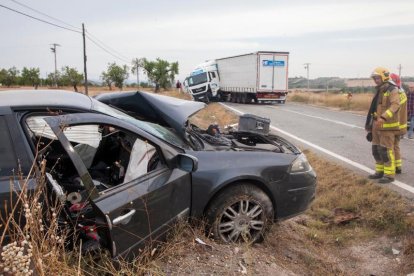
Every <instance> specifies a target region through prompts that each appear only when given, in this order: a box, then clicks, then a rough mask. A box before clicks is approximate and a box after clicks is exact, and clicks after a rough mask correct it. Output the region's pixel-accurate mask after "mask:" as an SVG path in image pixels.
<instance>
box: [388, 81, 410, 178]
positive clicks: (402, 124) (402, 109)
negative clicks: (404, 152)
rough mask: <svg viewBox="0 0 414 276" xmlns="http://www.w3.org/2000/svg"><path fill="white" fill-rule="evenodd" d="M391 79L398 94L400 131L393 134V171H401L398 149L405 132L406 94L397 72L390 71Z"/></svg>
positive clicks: (397, 172)
mask: <svg viewBox="0 0 414 276" xmlns="http://www.w3.org/2000/svg"><path fill="white" fill-rule="evenodd" d="M390 77H391V79H392V81H393V82H394V83H395V84H396V86H397V87H398V95H399V96H400V132H399V133H398V134H397V135H395V141H394V151H395V173H396V174H400V173H402V158H401V151H400V141H401V137H403V136H404V135H405V134H406V133H407V95H406V94H405V91H404V89H403V88H402V85H401V78H400V76H398V75H397V74H394V73H391V75H390Z"/></svg>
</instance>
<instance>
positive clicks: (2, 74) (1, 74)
mask: <svg viewBox="0 0 414 276" xmlns="http://www.w3.org/2000/svg"><path fill="white" fill-rule="evenodd" d="M6 77H7V70H6V69H1V70H0V86H1V85H3V84H4V83H5V82H4V81H5V80H6Z"/></svg>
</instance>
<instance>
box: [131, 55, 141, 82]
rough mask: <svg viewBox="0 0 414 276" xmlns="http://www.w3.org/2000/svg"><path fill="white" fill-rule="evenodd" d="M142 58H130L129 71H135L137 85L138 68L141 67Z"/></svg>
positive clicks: (133, 72)
mask: <svg viewBox="0 0 414 276" xmlns="http://www.w3.org/2000/svg"><path fill="white" fill-rule="evenodd" d="M143 65H144V59H143V58H136V59H133V60H132V67H131V72H132V74H135V73H137V84H138V87H139V68H141V67H143Z"/></svg>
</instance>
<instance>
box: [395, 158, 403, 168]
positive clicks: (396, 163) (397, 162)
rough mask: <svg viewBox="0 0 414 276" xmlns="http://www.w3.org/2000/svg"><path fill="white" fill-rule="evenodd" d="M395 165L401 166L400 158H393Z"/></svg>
mask: <svg viewBox="0 0 414 276" xmlns="http://www.w3.org/2000/svg"><path fill="white" fill-rule="evenodd" d="M395 166H396V167H401V166H402V160H401V159H398V160H395Z"/></svg>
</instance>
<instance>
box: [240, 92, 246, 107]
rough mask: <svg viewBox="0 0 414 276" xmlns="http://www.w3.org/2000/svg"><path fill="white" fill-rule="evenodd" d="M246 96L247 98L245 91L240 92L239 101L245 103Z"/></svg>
mask: <svg viewBox="0 0 414 276" xmlns="http://www.w3.org/2000/svg"><path fill="white" fill-rule="evenodd" d="M246 98H247V94H246V93H243V94H241V103H242V104H245V103H246Z"/></svg>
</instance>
